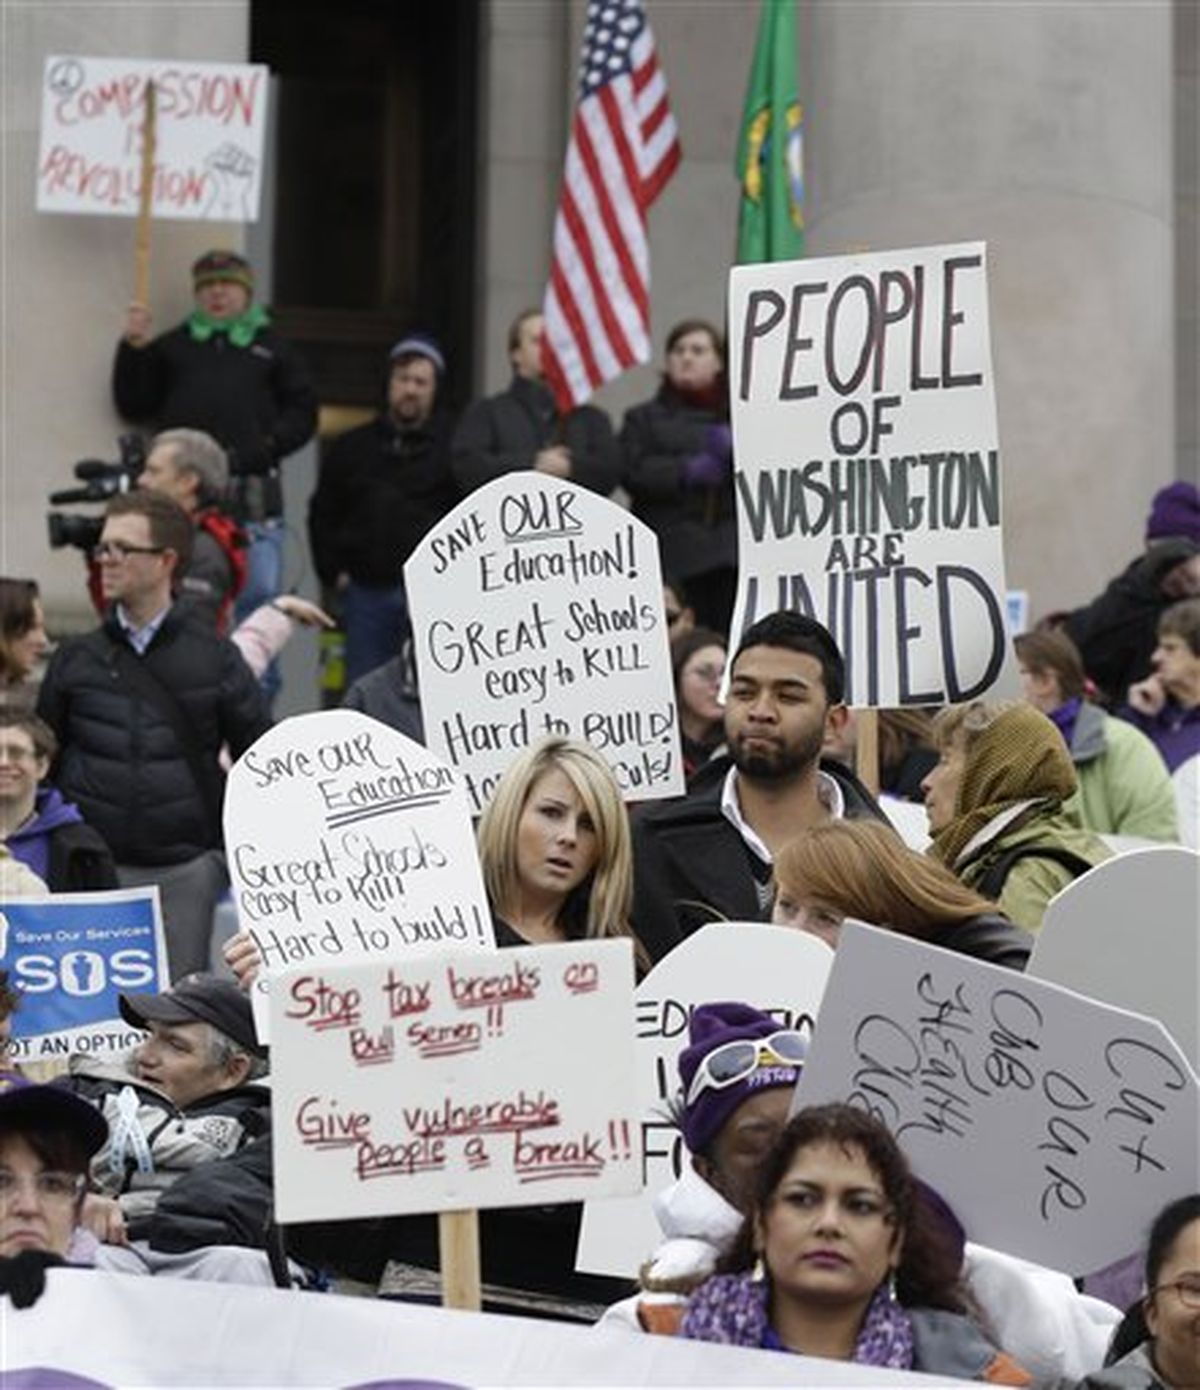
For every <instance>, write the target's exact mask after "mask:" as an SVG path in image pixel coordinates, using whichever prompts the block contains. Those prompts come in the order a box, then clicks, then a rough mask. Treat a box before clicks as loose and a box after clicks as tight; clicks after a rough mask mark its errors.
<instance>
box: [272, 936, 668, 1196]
mask: <svg viewBox="0 0 1200 1390" xmlns="http://www.w3.org/2000/svg"><path fill="white" fill-rule="evenodd" d="M271 1036H272V1039H273V1041H274V1046H273V1056H272V1087H273V1100H272V1106H271V1112H272V1124H273V1133H274V1154H275V1202H276V1208H277V1211H278V1215H279V1218H280V1220H282V1221H312V1220H323V1219H338V1218H342V1217H356V1216H381V1215H388V1214H392V1213H403V1212H428V1211H446V1210H454V1209H458V1208H464V1207H493V1206H530V1205H539V1204H542V1203H548V1202H563V1201H570V1200H577V1199H578V1198H580V1197H581V1196H583V1195H585V1194H586V1195H588V1196H592V1195H604V1194H612V1193H621V1192H632V1191H635V1190H636V1189H637V1187H638V1185H639V1184H640V1182H641V1146H640V1134H639V1127H638V1123H637V1110H636V1106H635V1103H634V1091H635V1087H634V1044H633V955H632V944H631V943H630V942H629V941H627V940H626V941H573V942H568V943H564V944H561V945H559V944H556V945H552V946H527V947H518V948H515V949H513V950H506V951H489V952H479V951H472V952H458V953H446V952H440V953H436V954H429V955H424V956H419V957H416V956H415V957H411V958H409V959H406V960H403V961H399V962H396V963H394V964H384V963H382V962H379V961H370V962H362V963H359V964H353V965H350V964H348V965H342V966H333V967H328V968H327V967H321V968H314V969H309V970H296V971H289V972H288V973H287V974H286V975H285V976H284V977H283V978H282V979H280V980H279V981H278V982H277V984H276V988H275V989H274V990H273V991H272V994H271Z"/></svg>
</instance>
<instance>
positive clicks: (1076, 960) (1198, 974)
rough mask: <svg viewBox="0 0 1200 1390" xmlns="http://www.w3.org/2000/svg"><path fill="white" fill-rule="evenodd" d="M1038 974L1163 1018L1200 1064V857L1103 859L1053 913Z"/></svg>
mask: <svg viewBox="0 0 1200 1390" xmlns="http://www.w3.org/2000/svg"><path fill="white" fill-rule="evenodd" d="M1028 973H1029V974H1030V975H1036V976H1037V978H1038V979H1039V980H1049V981H1051V982H1052V983H1054V984H1058V985H1065V986H1066V987H1067V988H1068V989H1074V990H1078V991H1079V993H1080V994H1086V995H1088V996H1089V998H1092V999H1101V1000H1103V1001H1104V1003H1106V1004H1115V1005H1116V1006H1117V1007H1118V1008H1121V1009H1130V1010H1132V1011H1133V1012H1134V1013H1139V1014H1146V1015H1147V1016H1148V1017H1150V1018H1156V1019H1158V1021H1159V1022H1160V1023H1161V1024H1162V1026H1163V1027H1164V1028H1165V1029H1166V1030H1167V1032H1168V1033H1170V1035H1171V1037H1172V1038H1174V1039H1175V1041H1176V1042H1177V1043H1178V1044H1179V1046H1180V1048H1181V1049H1182V1050H1183V1054H1184V1056H1185V1057H1187V1058H1188V1060H1189V1061H1190V1062H1191V1064H1192V1067H1193V1068H1194V1069H1195V1068H1198V1067H1200V855H1198V854H1196V852H1195V851H1194V850H1190V849H1181V848H1180V847H1179V846H1178V845H1160V846H1157V847H1156V848H1154V849H1139V850H1134V851H1133V852H1132V853H1129V854H1122V855H1119V856H1118V857H1117V858H1115V859H1107V860H1105V862H1104V863H1103V864H1097V866H1096V867H1095V868H1094V869H1091V870H1090V871H1089V872H1088V873H1086V874H1084V875H1083V877H1082V878H1077V879H1076V880H1075V881H1074V883H1071V884H1068V885H1067V887H1066V888H1064V889H1063V890H1062V892H1061V893H1059V894H1058V895H1057V896H1056V897H1055V898H1054V899H1053V901H1052V902H1051V903H1050V906H1049V907H1048V908H1047V909H1046V916H1045V920H1044V921H1043V922H1042V929H1041V931H1040V932H1038V935H1037V939H1036V940H1035V941H1034V945H1033V955H1032V956H1031V957H1030V959H1029V967H1028ZM1197 1176H1198V1178H1200V1174H1198V1175H1197Z"/></svg>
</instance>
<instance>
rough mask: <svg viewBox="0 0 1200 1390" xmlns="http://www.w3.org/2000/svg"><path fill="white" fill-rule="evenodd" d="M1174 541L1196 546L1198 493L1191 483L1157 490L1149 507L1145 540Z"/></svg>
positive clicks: (1199, 511) (1198, 537) (1199, 532)
mask: <svg viewBox="0 0 1200 1390" xmlns="http://www.w3.org/2000/svg"><path fill="white" fill-rule="evenodd" d="M1176 538H1178V539H1182V540H1188V541H1193V542H1195V543H1196V544H1200V493H1198V492H1197V491H1196V488H1195V486H1194V484H1192V483H1182V482H1180V483H1169V484H1168V485H1167V486H1166V487H1162V488H1159V490H1158V491H1157V492H1156V493H1155V494H1154V501H1153V502H1152V503H1151V504H1150V515H1149V517H1148V518H1147V520H1146V539H1147V540H1148V541H1163V540H1172V539H1176Z"/></svg>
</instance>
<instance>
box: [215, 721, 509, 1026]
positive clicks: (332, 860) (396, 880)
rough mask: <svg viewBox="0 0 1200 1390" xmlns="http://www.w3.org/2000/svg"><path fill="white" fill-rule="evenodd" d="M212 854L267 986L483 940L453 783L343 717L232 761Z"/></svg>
mask: <svg viewBox="0 0 1200 1390" xmlns="http://www.w3.org/2000/svg"><path fill="white" fill-rule="evenodd" d="M225 849H226V854H227V856H228V860H229V877H230V880H231V882H232V886H233V897H234V903H235V905H236V907H237V914H238V923H239V925H240V926H241V927H242V929H243V930H244V931H247V932H249V933H250V935H251V937H252V938H253V939H254V944H255V945H256V946H257V947H258V950H259V954H260V955H261V956H262V959H263V963H264V966H265V971H264V972H263V974H262V975H261V976H260V979H259V980H258V981H257V982H256V986H255V990H254V995H253V998H254V1006H255V1009H254V1016H255V1024H256V1026H257V1028H258V1030H259V1036H260V1038H263V1039H264V1040H265V1038H266V1033H265V1029H266V1027H267V1009H266V1000H265V995H266V992H267V988H268V977H269V976H271V975H273V974H276V973H278V972H279V971H280V970H282V969H284V968H285V967H287V966H289V965H296V964H306V965H307V964H315V965H318V966H320V965H324V964H325V963H326V962H328V961H332V960H339V959H345V960H352V959H355V958H357V957H364V956H366V957H374V958H376V959H381V960H394V959H398V958H400V957H401V956H404V955H412V954H414V953H417V954H419V953H420V952H422V951H429V950H433V949H436V948H439V947H450V948H458V949H463V948H467V947H481V946H482V947H491V946H493V945H494V943H495V936H494V932H493V929H492V918H491V913H490V911H489V909H488V905H487V897H486V895H485V893H484V888H483V878H482V875H481V873H480V870H479V859H478V856H477V855H476V853H475V837H474V835H473V834H472V833H471V821H470V816H469V814H468V810H467V802H466V797H465V795H464V793H463V788H462V784H461V782H460V781H459V779H458V776H457V775H456V774H455V773H454V772H453V771H452V770H451V769H450V768H448V767H446V766H445V764H444V763H442V762H441V761H439V759H437V758H436V757H434V756H433V754H432V753H430V752H429V751H428V749H426V748H423V747H422V746H421V745H420V744H419V743H414V742H413V740H412V739H409V738H405V737H404V735H403V734H400V733H397V732H396V730H394V729H390V728H388V726H387V725H386V724H381V723H379V721H378V720H375V719H370V718H368V716H367V715H365V714H359V713H358V712H357V711H355V710H325V711H321V712H319V713H316V714H302V715H299V716H297V717H295V718H292V719H285V720H283V721H281V722H280V723H279V724H276V725H275V727H274V728H273V729H271V730H269V731H268V732H267V733H265V734H264V735H263V736H262V738H260V739H259V740H258V742H257V743H255V744H254V745H253V747H251V748H248V749H247V750H246V752H245V753H243V754H242V756H241V757H240V758H239V759H238V761H237V762H236V763H235V764H234V766H233V769H232V771H231V772H230V774H229V785H228V787H227V789H226V793H225Z"/></svg>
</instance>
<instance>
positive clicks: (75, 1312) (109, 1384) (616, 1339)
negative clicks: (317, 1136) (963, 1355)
mask: <svg viewBox="0 0 1200 1390" xmlns="http://www.w3.org/2000/svg"><path fill="white" fill-rule="evenodd" d="M0 1355H2V1357H3V1361H2V1365H0V1381H2V1383H3V1384H4V1386H5V1387H6V1390H9V1387H12V1390H16V1387H21V1390H32V1387H34V1386H38V1387H47V1386H51V1385H52V1386H55V1387H56V1390H62V1388H63V1387H67V1386H70V1387H71V1390H115V1388H116V1387H117V1386H121V1387H127V1386H151V1385H152V1386H158V1387H165V1386H170V1387H179V1386H205V1387H216V1386H234V1385H236V1386H251V1385H254V1386H285V1385H286V1386H328V1387H338V1390H366V1387H368V1386H376V1387H379V1386H380V1384H381V1382H382V1383H385V1384H386V1385H387V1386H388V1387H389V1390H435V1386H436V1390H457V1387H464V1390H465V1387H471V1390H476V1387H481V1386H492V1385H506V1386H507V1385H530V1386H533V1385H539V1386H540V1385H554V1386H571V1385H607V1386H618V1385H630V1386H632V1385H653V1386H655V1387H656V1390H657V1387H661V1386H667V1385H687V1386H700V1385H712V1386H717V1385H720V1386H727V1385H812V1386H817V1385H822V1386H835V1385H837V1386H840V1385H847V1386H865V1385H881V1386H887V1385H926V1386H927V1385H929V1383H930V1381H929V1378H928V1377H927V1376H920V1375H914V1374H910V1373H908V1372H904V1371H884V1370H879V1369H877V1368H875V1367H873V1366H857V1365H854V1364H853V1363H845V1362H840V1361H816V1360H811V1359H809V1358H808V1357H801V1356H787V1355H785V1354H783V1353H781V1352H773V1351H744V1350H741V1349H738V1348H734V1347H721V1346H712V1345H710V1344H708V1343H705V1342H685V1341H680V1340H677V1339H675V1338H671V1337H657V1336H650V1335H648V1334H647V1335H641V1334H638V1333H633V1332H623V1331H621V1330H619V1329H612V1330H607V1329H606V1330H605V1331H603V1332H600V1331H596V1330H594V1329H592V1328H587V1327H573V1326H567V1325H562V1324H557V1323H552V1322H535V1321H533V1320H530V1319H526V1318H508V1317H497V1316H495V1315H492V1314H488V1313H460V1312H451V1311H449V1310H447V1309H443V1308H421V1307H416V1306H414V1305H411V1304H403V1303H384V1302H380V1301H377V1300H375V1299H370V1298H342V1297H339V1296H338V1295H336V1294H315V1293H288V1292H281V1291H275V1290H272V1289H254V1288H245V1287H235V1286H233V1285H230V1284H198V1283H188V1282H186V1281H179V1280H176V1281H172V1280H169V1279H161V1278H151V1277H148V1278H144V1279H142V1278H135V1277H132V1276H123V1275H117V1274H100V1273H97V1272H95V1271H92V1270H53V1271H51V1273H50V1275H49V1279H48V1282H47V1288H46V1292H45V1294H44V1295H43V1296H42V1298H41V1299H40V1300H39V1301H38V1302H37V1303H36V1304H35V1305H34V1306H33V1307H32V1308H27V1309H24V1310H21V1311H19V1312H18V1311H16V1310H14V1309H13V1308H12V1306H11V1305H10V1304H9V1302H8V1300H7V1299H0ZM73 1378H74V1379H73ZM431 1382H432V1384H431ZM939 1383H940V1384H942V1385H960V1384H963V1385H965V1384H966V1382H965V1381H948V1380H944V1379H940V1380H939Z"/></svg>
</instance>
